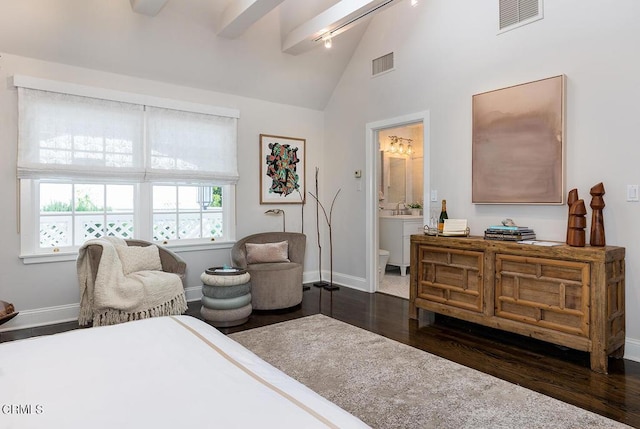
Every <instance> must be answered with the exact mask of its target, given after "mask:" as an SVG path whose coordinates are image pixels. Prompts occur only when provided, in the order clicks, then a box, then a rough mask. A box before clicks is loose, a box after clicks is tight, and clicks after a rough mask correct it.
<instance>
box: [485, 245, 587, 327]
mask: <svg viewBox="0 0 640 429" xmlns="http://www.w3.org/2000/svg"><path fill="white" fill-rule="evenodd" d="M495 276H496V289H495V315H496V316H497V317H502V318H506V319H511V320H517V321H520V322H524V323H527V324H531V325H537V326H541V327H545V328H551V329H554V330H556V331H560V332H566V333H568V334H573V335H579V336H584V337H588V336H589V284H590V269H589V264H588V263H586V262H574V261H563V260H554V259H544V258H532V257H527V256H517V255H503V254H496V259H495Z"/></svg>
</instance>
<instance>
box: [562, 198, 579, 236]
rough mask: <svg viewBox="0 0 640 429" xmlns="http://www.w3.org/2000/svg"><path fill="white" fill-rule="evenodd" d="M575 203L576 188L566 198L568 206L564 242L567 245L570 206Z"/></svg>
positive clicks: (576, 199)
mask: <svg viewBox="0 0 640 429" xmlns="http://www.w3.org/2000/svg"><path fill="white" fill-rule="evenodd" d="M576 201H578V190H577V189H576V188H573V189H572V190H570V191H569V196H568V197H567V205H568V206H569V210H568V212H569V214H568V215H567V237H566V239H565V242H566V243H567V244H569V228H570V226H569V219H571V205H572V204H573V203H575V202H576Z"/></svg>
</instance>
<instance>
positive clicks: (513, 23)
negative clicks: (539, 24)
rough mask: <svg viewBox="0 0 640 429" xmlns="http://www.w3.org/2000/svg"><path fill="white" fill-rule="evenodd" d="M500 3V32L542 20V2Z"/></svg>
mask: <svg viewBox="0 0 640 429" xmlns="http://www.w3.org/2000/svg"><path fill="white" fill-rule="evenodd" d="M499 1H500V30H511V29H513V28H516V27H520V26H522V25H525V24H528V23H530V22H533V21H537V20H539V19H542V0H499Z"/></svg>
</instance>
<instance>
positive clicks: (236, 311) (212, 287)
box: [200, 267, 252, 327]
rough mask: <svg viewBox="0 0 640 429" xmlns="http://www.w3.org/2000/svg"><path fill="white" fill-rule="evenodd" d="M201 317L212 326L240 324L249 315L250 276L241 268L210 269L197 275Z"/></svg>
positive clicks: (250, 309)
mask: <svg viewBox="0 0 640 429" xmlns="http://www.w3.org/2000/svg"><path fill="white" fill-rule="evenodd" d="M200 280H202V283H203V284H202V307H200V314H201V315H202V317H203V318H204V319H205V320H206V321H207V322H209V323H210V324H211V325H213V326H216V327H229V326H237V325H242V324H243V323H245V322H246V321H247V320H249V316H250V315H251V311H252V307H251V276H250V275H249V273H248V272H247V270H244V269H242V268H235V267H231V268H228V267H212V268H207V269H206V270H205V272H204V273H202V275H201V276H200Z"/></svg>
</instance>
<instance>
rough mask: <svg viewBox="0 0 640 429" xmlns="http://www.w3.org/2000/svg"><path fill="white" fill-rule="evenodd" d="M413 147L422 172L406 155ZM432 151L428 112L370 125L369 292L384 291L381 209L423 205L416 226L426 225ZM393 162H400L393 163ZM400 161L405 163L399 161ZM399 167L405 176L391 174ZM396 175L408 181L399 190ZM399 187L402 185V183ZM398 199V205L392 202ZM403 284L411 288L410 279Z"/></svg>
mask: <svg viewBox="0 0 640 429" xmlns="http://www.w3.org/2000/svg"><path fill="white" fill-rule="evenodd" d="M416 133H417V134H416ZM420 141H421V145H420ZM391 142H393V143H394V144H395V145H396V148H395V150H393V151H392V150H391V148H390V145H391ZM399 144H403V154H400V155H399V154H398V149H399V147H398V146H397V145H399ZM409 144H411V146H412V151H413V152H414V156H413V158H418V157H419V158H421V161H422V162H421V170H422V171H413V169H414V167H415V166H416V165H418V164H420V162H419V161H420V160H418V159H411V158H412V157H411V154H409V155H407V154H406V151H407V149H408V148H407V145H409ZM420 146H421V147H420ZM429 147H430V145H429V112H428V111H424V112H418V113H414V114H409V115H405V116H401V117H396V118H390V119H386V120H382V121H377V122H372V123H368V124H367V125H366V167H367V171H369V172H370V174H368V175H367V181H366V190H367V193H366V206H367V213H366V228H367V231H368V234H367V240H366V244H365V247H366V272H367V285H368V288H369V292H376V291H378V290H380V283H381V277H380V275H379V273H378V259H379V255H378V249H379V243H380V230H379V228H380V219H379V214H380V213H381V212H380V210H381V207H382V210H384V211H385V213H386V214H388V213H389V211H393V210H397V209H401V208H402V207H403V205H406V204H410V203H414V202H418V201H421V202H422V206H423V208H422V210H423V211H422V216H423V217H422V219H420V218H417V221H416V222H415V223H416V224H417V225H420V224H421V225H424V219H425V217H424V216H425V214H426V216H427V217H428V214H429V209H430V204H429V198H428V195H429V194H430V191H429V190H430V183H429V171H430V168H429V161H430V156H429V153H430V152H429ZM392 159H394V160H396V161H393V162H391V160H392ZM398 159H400V160H403V161H397V160H398ZM385 160H386V162H385ZM385 166H386V168H385ZM392 166H393V167H392ZM399 167H403V169H402V172H400V173H398V171H399V170H398V171H391V170H392V169H394V168H399ZM392 174H393V175H394V176H395V177H397V178H400V179H402V178H403V177H404V178H405V181H404V182H402V184H401V185H399V186H396V185H395V184H393V183H391V182H392V181H393V179H392V178H391V175H392ZM398 183H401V180H400V181H398ZM394 198H395V199H398V201H395V200H394V201H391V200H392V199H394ZM395 213H397V212H395ZM396 220H398V219H394V221H396ZM402 239H403V238H402V237H399V238H398V240H402ZM399 269H400V270H401V271H400V272H398V276H399V277H404V276H401V275H400V274H401V272H402V268H400V267H399ZM402 281H403V282H406V283H407V284H408V276H406V278H404V279H402Z"/></svg>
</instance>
